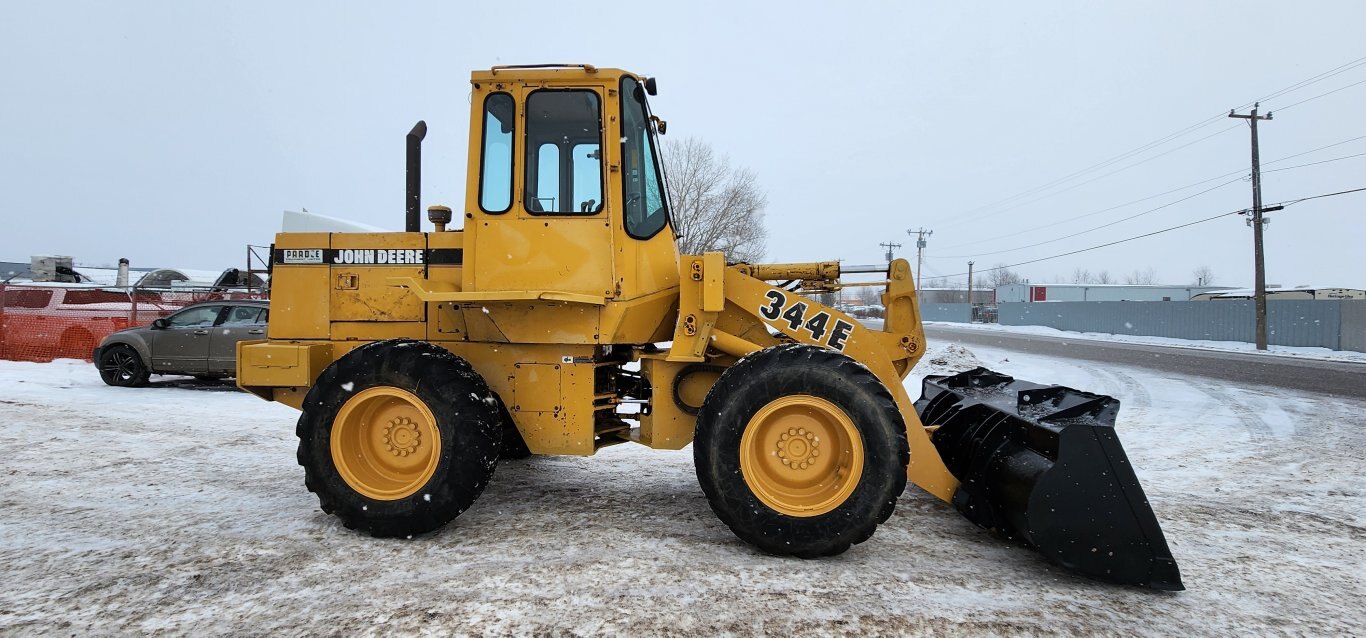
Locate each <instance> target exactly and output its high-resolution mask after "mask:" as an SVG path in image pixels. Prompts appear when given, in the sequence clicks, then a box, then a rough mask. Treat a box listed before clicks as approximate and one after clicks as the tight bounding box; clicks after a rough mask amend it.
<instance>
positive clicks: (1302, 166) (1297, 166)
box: [1262, 153, 1366, 173]
mask: <svg viewBox="0 0 1366 638" xmlns="http://www.w3.org/2000/svg"><path fill="white" fill-rule="evenodd" d="M1363 155H1366V153H1357V154H1356V155H1344V156H1342V157H1334V158H1333V159H1326V160H1323V161H1321V162H1310V163H1308V164H1296V165H1294V166H1286V167H1283V168H1273V169H1271V170H1269V171H1262V172H1263V173H1275V172H1276V171H1288V170H1291V169H1296V168H1304V167H1306V166H1318V165H1319V164H1329V163H1332V162H1341V161H1342V160H1348V159H1352V158H1353V157H1361V156H1363ZM1269 163H1270V162H1268V164H1269Z"/></svg>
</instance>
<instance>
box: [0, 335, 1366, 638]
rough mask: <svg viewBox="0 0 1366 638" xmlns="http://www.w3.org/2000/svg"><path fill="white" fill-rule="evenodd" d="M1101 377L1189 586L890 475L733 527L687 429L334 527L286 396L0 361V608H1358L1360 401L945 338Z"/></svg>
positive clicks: (1148, 617) (107, 620) (1132, 623)
mask: <svg viewBox="0 0 1366 638" xmlns="http://www.w3.org/2000/svg"><path fill="white" fill-rule="evenodd" d="M978 360H980V361H981V362H983V363H985V364H987V365H988V366H990V367H993V368H996V369H1000V370H1002V371H1004V372H1007V373H1010V374H1015V375H1017V376H1019V377H1021V378H1026V379H1031V380H1035V381H1051V382H1058V383H1063V384H1067V385H1072V386H1074V387H1080V388H1084V389H1089V390H1093V391H1097V392H1104V393H1110V394H1113V395H1116V396H1118V397H1119V398H1120V399H1121V400H1122V401H1123V402H1124V407H1123V409H1122V410H1121V412H1120V419H1119V432H1120V436H1121V437H1122V440H1123V441H1124V444H1125V446H1126V448H1127V450H1128V452H1129V456H1130V458H1131V459H1132V460H1133V462H1134V464H1135V466H1136V467H1137V468H1138V474H1139V477H1140V479H1141V480H1142V482H1143V486H1144V488H1145V490H1146V491H1147V494H1148V496H1149V497H1150V499H1151V501H1152V502H1153V506H1154V510H1155V511H1156V513H1157V517H1158V519H1159V520H1160V521H1161V523H1162V526H1163V528H1164V530H1165V532H1166V536H1167V539H1168V541H1169V542H1170V544H1171V546H1172V550H1173V552H1174V554H1175V556H1176V559H1177V561H1178V563H1179V564H1180V566H1181V571H1182V575H1183V577H1184V580H1185V584H1186V587H1187V588H1188V591H1185V592H1181V593H1158V592H1152V591H1148V590H1143V589H1137V588H1131V587H1119V586H1113V585H1108V584H1104V583H1099V582H1095V581H1092V580H1088V579H1086V578H1082V577H1078V576H1074V575H1071V574H1069V573H1066V572H1063V571H1060V570H1059V569H1057V568H1054V567H1053V566H1051V565H1049V564H1048V563H1046V562H1044V561H1043V560H1042V559H1040V558H1038V557H1037V556H1036V555H1035V554H1033V553H1031V552H1028V551H1026V550H1022V549H1019V548H1017V547H1013V546H1009V545H1006V544H1003V543H1001V542H998V541H997V540H995V539H993V538H991V537H989V536H988V535H987V534H986V533H984V532H982V531H981V530H978V529H977V528H975V527H973V526H972V525H971V524H970V523H968V522H967V521H966V520H964V519H962V518H961V517H960V516H959V515H958V514H957V513H956V512H955V511H954V510H953V509H952V507H950V506H949V505H946V504H944V503H941V502H939V501H937V500H936V499H934V498H932V497H930V496H928V495H926V494H924V493H922V492H920V491H919V490H918V489H917V488H915V487H910V488H908V490H907V492H906V494H905V495H904V496H903V497H902V498H901V502H900V504H899V507H898V509H897V512H896V514H894V515H893V517H892V518H891V519H890V520H889V521H888V522H887V524H885V525H884V526H882V527H881V528H879V530H878V532H877V534H875V535H874V536H873V538H872V539H870V540H869V541H868V542H866V543H864V544H862V545H858V546H856V547H854V548H853V549H852V550H850V551H849V552H847V553H845V554H843V555H841V556H839V557H835V558H832V559H824V560H811V561H804V560H796V559H783V558H774V557H770V556H766V555H763V554H760V553H757V552H756V551H754V550H753V549H751V548H750V547H748V546H746V545H744V544H743V543H741V542H740V541H738V540H737V539H736V538H735V537H734V536H733V535H732V534H731V533H730V531H729V530H727V529H726V528H725V526H724V525H722V524H721V523H720V522H719V521H717V520H716V518H715V517H714V516H713V515H712V513H711V511H710V509H709V508H708V506H707V503H706V500H705V499H704V498H703V495H702V492H701V490H700V489H699V488H698V486H697V481H696V478H695V476H694V474H693V467H692V455H691V451H690V450H684V451H682V452H656V451H652V450H648V449H646V448H643V447H640V446H629V445H623V446H617V447H612V448H608V449H606V450H603V451H602V452H600V453H599V454H598V455H597V457H594V458H571V457H546V458H534V459H530V460H526V461H514V462H507V463H504V464H503V465H501V466H500V467H499V468H498V471H497V474H496V476H495V478H494V482H493V484H492V485H491V486H490V488H489V489H488V491H487V492H485V494H484V496H483V497H482V498H481V499H480V500H479V501H478V502H477V503H476V504H475V506H474V507H473V508H472V509H471V510H469V511H468V512H467V513H465V514H464V515H463V516H461V517H460V518H459V519H457V520H456V521H455V522H454V523H452V524H451V525H450V526H448V527H447V528H445V529H443V530H441V531H439V532H437V533H435V534H431V535H428V536H425V537H420V538H416V539H413V540H407V541H402V540H377V539H372V538H368V537H362V536H359V535H357V534H355V533H352V532H349V531H347V530H345V529H344V528H342V527H341V525H340V524H339V523H338V522H337V521H336V520H335V519H333V518H331V517H328V516H325V515H323V514H322V513H321V512H320V511H319V510H318V505H317V501H316V500H315V499H314V497H313V496H312V495H311V494H309V493H308V492H307V491H305V490H304V488H303V485H302V483H303V472H302V470H301V469H300V468H299V467H298V465H296V464H295V460H294V450H295V439H294V436H293V424H294V420H295V418H296V413H295V412H294V411H293V410H291V409H289V408H287V407H284V406H281V405H278V404H274V403H267V402H264V401H261V400H259V399H256V398H254V397H251V396H249V395H246V394H243V393H240V392H237V391H235V390H234V389H233V388H232V387H231V386H229V385H223V384H220V385H207V386H205V385H197V384H191V383H187V382H184V381H179V380H170V381H161V382H157V383H154V385H153V386H151V387H148V388H141V389H123V388H111V387H107V386H105V385H103V384H102V383H101V382H100V381H99V378H98V376H97V375H96V373H95V371H94V369H93V368H92V367H91V366H90V365H89V364H86V363H80V362H73V361H66V360H61V361H56V362H53V363H48V364H33V363H16V362H8V361H3V362H0V420H3V422H4V424H5V425H4V427H3V428H0V449H3V450H4V458H5V461H4V464H3V466H2V467H3V469H0V510H2V511H3V512H4V513H3V516H0V563H2V564H3V565H4V568H3V571H0V634H7V635H13V634H63V635H71V634H74V635H88V634H106V633H155V632H169V633H175V634H189V633H193V634H203V633H210V634H243V633H251V634H276V633H287V634H320V633H328V634H333V633H335V634H340V635H357V634H359V635H372V634H383V635H393V634H397V635H420V634H468V635H483V634H538V635H539V634H566V635H599V634H615V635H630V636H644V635H750V634H756V633H764V634H781V635H789V636H808V635H916V634H923V635H942V634H946V633H971V634H982V633H987V634H997V635H1014V634H1035V635H1039V634H1108V635H1181V636H1184V635H1266V634H1339V635H1351V634H1356V635H1360V634H1363V633H1366V620H1364V619H1366V615H1363V611H1362V609H1363V608H1362V603H1361V601H1362V600H1363V599H1366V583H1364V582H1363V575H1362V574H1363V566H1366V498H1364V497H1363V495H1364V494H1366V472H1363V470H1364V469H1366V468H1364V467H1363V465H1366V461H1363V460H1362V459H1363V452H1366V402H1362V401H1354V400H1342V399H1336V398H1333V397H1327V396H1322V395H1309V394H1303V393H1296V392H1289V391H1285V392H1275V391H1266V390H1255V391H1254V390H1250V389H1244V388H1239V387H1230V386H1228V385H1225V384H1221V383H1219V382H1215V381H1211V380H1207V379H1198V378H1192V377H1177V376H1159V375H1158V374H1156V373H1152V372H1148V371H1145V370H1140V369H1134V368H1105V367H1102V366H1099V365H1096V364H1091V363H1086V362H1076V361H1065V360H1060V359H1041V358H1031V359H1026V358H1025V357H1022V356H1019V355H1016V354H1015V353H1010V352H1005V351H1000V350H992V349H988V348H973V349H972V351H968V350H964V349H963V348H961V347H960V346H947V347H945V348H942V349H932V350H931V351H930V353H929V354H928V355H927V356H926V359H925V361H924V362H922V366H921V367H920V368H919V369H917V370H916V371H915V372H913V373H912V376H911V380H910V381H909V382H908V383H909V384H910V386H911V387H912V394H913V395H917V396H918V394H919V390H918V378H919V377H920V376H921V375H923V374H925V373H927V372H947V371H952V370H957V369H962V368H966V367H971V366H973V365H975V363H976V362H977V361H978Z"/></svg>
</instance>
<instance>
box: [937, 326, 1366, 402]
mask: <svg viewBox="0 0 1366 638" xmlns="http://www.w3.org/2000/svg"><path fill="white" fill-rule="evenodd" d="M925 336H926V338H927V339H928V340H929V341H930V343H931V344H932V345H933V344H935V343H960V344H964V345H969V346H971V345H978V346H989V347H993V348H1000V349H1003V350H1014V351H1017V352H1023V353H1028V354H1035V355H1042V356H1049V357H1058V358H1064V359H1083V360H1086V361H1098V362H1103V363H1109V364H1120V365H1126V366H1137V367H1140V368H1147V369H1150V370H1156V371H1159V372H1167V373H1172V374H1180V375H1191V376H1198V377H1207V378H1212V379H1220V380H1224V381H1228V382H1230V383H1233V384H1237V385H1240V386H1249V385H1260V386H1270V387H1273V388H1279V389H1292V390H1302V391H1306V392H1314V393H1319V394H1328V395H1332V396H1336V397H1353V398H1359V399H1360V398H1366V364H1361V363H1349V362H1339V361H1321V360H1317V359H1303V358H1296V357H1281V356H1274V355H1266V354H1250V353H1241V352H1227V351H1221V350H1199V349H1194V348H1176V347H1168V346H1158V345H1149V344H1134V343H1116V342H1108V341H1092V340H1083V339H1068V338H1067V337H1051V336H1041V335H1028V334H1017V333H1007V332H992V331H987V330H976V329H971V328H956V327H953V326H945V325H942V324H938V325H927V326H925Z"/></svg>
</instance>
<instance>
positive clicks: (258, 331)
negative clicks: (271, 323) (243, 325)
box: [247, 328, 266, 335]
mask: <svg viewBox="0 0 1366 638" xmlns="http://www.w3.org/2000/svg"><path fill="white" fill-rule="evenodd" d="M265 333H266V331H265V330H262V329H260V328H257V329H255V330H248V331H247V334H249V335H259V334H265Z"/></svg>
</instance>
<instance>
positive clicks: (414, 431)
mask: <svg viewBox="0 0 1366 638" xmlns="http://www.w3.org/2000/svg"><path fill="white" fill-rule="evenodd" d="M491 397H492V393H491V392H490V391H489V388H488V386H487V385H486V384H485V383H484V380H483V379H482V378H481V377H480V376H479V375H478V374H477V373H476V372H475V371H474V369H473V368H472V367H471V366H470V364H469V363H468V362H466V361H465V360H464V359H461V358H460V357H457V356H456V355H454V354H452V353H451V352H449V351H447V350H445V349H443V348H440V347H438V346H434V345H432V344H429V343H424V342H420V341H413V340H406V339H393V340H389V341H380V342H376V343H371V344H368V345H365V346H361V347H360V348H357V349H355V350H353V351H351V352H349V353H347V354H346V355H345V356H343V357H342V358H340V359H338V360H337V361H335V362H334V363H332V365H330V366H328V367H327V369H326V370H324V371H323V373H322V374H321V375H319V376H318V380H317V382H316V383H314V385H313V387H312V388H311V389H310V390H309V391H308V394H307V396H306V397H305V398H304V403H303V414H302V415H300V417H299V425H298V429H297V434H298V435H299V464H300V465H302V466H303V467H304V476H305V479H304V481H305V485H306V486H307V487H308V489H309V491H311V492H314V493H315V494H317V495H318V502H319V505H320V506H321V507H322V510H323V511H324V512H327V513H329V514H335V515H336V516H337V517H338V518H340V519H341V520H342V523H343V524H344V525H345V526H346V527H347V528H350V529H358V530H362V531H365V532H367V533H369V534H371V535H372V536H411V535H414V534H422V533H425V532H430V531H432V530H435V529H437V528H439V527H441V526H442V525H445V524H446V523H448V522H450V521H451V520H453V519H454V518H455V517H456V516H459V515H460V514H461V513H462V512H464V511H465V510H467V509H469V507H470V505H472V504H473V503H474V500H475V499H476V498H478V497H479V495H480V494H481V493H482V492H483V491H484V487H485V486H487V485H488V483H489V480H490V479H491V478H492V477H493V471H494V468H495V467H496V465H497V463H498V452H499V447H500V445H501V443H502V441H501V438H502V437H501V434H502V432H501V430H500V429H499V426H498V420H497V413H496V411H495V409H494V407H493V406H494V404H495V401H494V400H492V399H491Z"/></svg>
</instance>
